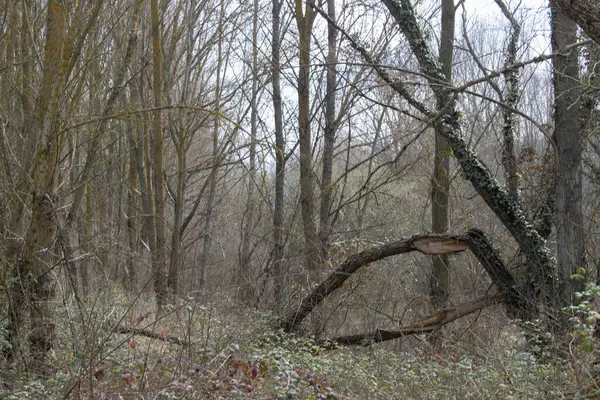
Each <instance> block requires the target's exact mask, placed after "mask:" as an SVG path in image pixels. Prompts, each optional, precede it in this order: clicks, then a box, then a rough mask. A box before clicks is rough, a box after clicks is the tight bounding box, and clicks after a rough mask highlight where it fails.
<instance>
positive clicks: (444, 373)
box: [0, 291, 600, 400]
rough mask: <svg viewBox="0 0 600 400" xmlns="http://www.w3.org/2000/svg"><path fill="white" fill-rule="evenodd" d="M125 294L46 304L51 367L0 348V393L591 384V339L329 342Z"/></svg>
mask: <svg viewBox="0 0 600 400" xmlns="http://www.w3.org/2000/svg"><path fill="white" fill-rule="evenodd" d="M188 300H189V299H188ZM130 304H132V301H131V299H127V298H125V297H124V296H120V295H119V294H118V293H115V292H114V291H108V292H106V293H101V294H99V295H97V296H96V298H95V299H94V300H93V301H91V302H89V303H86V306H85V307H81V308H79V307H77V305H76V303H75V302H74V301H73V302H66V301H65V302H63V303H62V304H60V305H57V306H58V307H57V313H56V321H57V324H56V327H57V343H56V347H55V349H54V351H53V354H52V362H53V366H54V370H55V376H54V377H52V379H49V380H47V379H40V378H36V377H33V376H31V375H28V374H27V373H24V372H16V370H14V369H11V368H10V366H8V365H6V363H5V362H3V361H1V360H0V381H4V382H5V383H4V384H3V385H0V398H6V399H10V400H15V399H44V400H48V399H157V400H158V399H238V398H239V399H461V400H462V399H562V398H565V399H570V398H595V397H597V396H599V395H600V391H599V390H598V387H597V384H598V382H596V381H595V380H594V379H593V378H592V377H593V376H594V374H593V373H592V368H593V363H594V357H595V355H596V353H597V348H594V349H592V351H582V350H581V351H580V350H575V349H574V348H573V349H572V354H571V356H570V357H563V358H562V359H554V360H553V361H552V362H541V361H539V358H536V357H534V356H533V355H532V354H530V353H529V352H527V351H525V350H524V349H523V348H522V346H517V345H514V343H515V342H514V341H498V342H496V343H488V345H487V346H479V347H478V348H476V349H472V350H470V351H465V349H464V348H461V347H460V346H458V345H449V344H448V345H443V346H442V348H441V349H436V350H432V349H431V346H430V345H429V343H428V342H427V341H426V340H425V339H424V338H423V339H418V338H415V339H411V340H413V341H414V343H422V345H415V346H412V345H411V346H398V343H395V344H393V343H387V344H383V345H376V346H370V347H364V348H362V347H361V348H350V347H339V348H335V349H333V350H331V349H325V348H324V347H322V346H319V345H317V344H316V343H315V342H314V341H313V340H311V339H308V338H303V337H298V336H294V335H288V334H285V333H283V332H281V331H278V330H276V329H275V328H273V326H275V324H274V322H275V319H274V318H273V317H272V316H269V315H267V314H264V313H259V312H255V311H248V310H242V309H240V308H239V307H238V306H235V305H234V303H233V302H231V301H229V300H228V299H226V298H221V299H215V301H214V302H211V303H204V304H202V305H200V304H198V303H197V302H194V301H188V302H187V303H183V302H182V303H180V304H179V306H176V307H172V308H170V309H169V310H167V311H166V312H165V313H164V316H163V317H160V318H156V315H155V314H153V313H151V312H147V311H146V310H144V307H143V305H142V304H143V303H141V302H140V301H139V299H138V300H137V301H136V302H135V303H134V304H135V306H133V307H132V306H130ZM84 309H85V311H81V310H84ZM0 333H2V332H0ZM0 336H1V335H0ZM405 340H409V339H405ZM419 340H421V342H419ZM0 344H2V342H1V341H0ZM406 347H408V350H406ZM588 350H589V349H588ZM8 382H10V384H8Z"/></svg>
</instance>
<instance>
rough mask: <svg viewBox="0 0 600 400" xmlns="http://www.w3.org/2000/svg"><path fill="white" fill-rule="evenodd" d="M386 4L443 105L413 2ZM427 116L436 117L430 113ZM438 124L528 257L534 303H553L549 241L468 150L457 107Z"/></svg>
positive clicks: (437, 71)
mask: <svg viewBox="0 0 600 400" xmlns="http://www.w3.org/2000/svg"><path fill="white" fill-rule="evenodd" d="M383 3H384V4H385V5H386V7H387V8H388V10H389V11H390V13H391V15H392V16H393V17H394V19H395V20H396V22H397V24H398V26H399V27H400V29H401V30H402V32H403V33H404V35H405V37H406V38H407V40H408V43H409V45H410V47H411V50H412V52H413V54H414V55H415V57H416V58H417V61H418V62H419V67H420V69H421V72H422V73H423V74H425V75H426V76H427V79H428V80H429V82H430V88H431V90H432V91H433V93H434V95H435V96H436V99H437V100H438V101H440V100H441V101H442V102H443V99H444V97H445V96H447V95H448V94H449V92H450V91H451V88H448V87H444V86H440V85H439V84H438V82H440V81H444V80H445V77H444V74H443V72H442V70H441V68H440V67H439V66H438V63H437V62H436V60H435V57H433V55H432V54H431V51H430V50H429V47H428V46H427V41H426V40H425V39H424V37H423V34H422V32H421V30H420V29H419V26H418V23H417V19H416V16H415V13H414V9H413V7H412V5H411V3H410V1H409V0H398V1H395V0H383ZM394 89H396V90H399V89H400V90H399V91H400V92H402V90H401V89H402V88H399V89H397V88H396V87H394ZM400 94H403V93H400ZM403 95H404V94H403ZM416 106H417V107H420V108H424V106H423V105H419V104H417V105H416ZM425 111H427V110H425ZM427 113H428V114H429V115H433V114H432V113H431V112H427ZM435 125H436V129H437V131H438V132H439V133H440V135H442V136H444V138H445V139H446V140H447V141H448V146H449V147H450V148H451V149H452V152H453V153H454V156H455V157H456V160H457V162H458V163H459V164H460V166H461V169H462V171H463V173H464V175H465V177H466V178H467V179H468V180H469V182H471V184H472V185H473V187H474V188H475V190H476V191H477V193H478V194H479V195H480V196H481V198H482V199H483V200H484V201H485V203H486V204H487V205H488V206H489V207H490V209H491V210H492V211H493V212H494V213H495V214H496V216H497V217H498V218H499V219H500V221H501V222H502V223H503V224H504V226H505V227H506V229H507V230H508V231H509V232H510V233H511V235H512V236H513V238H514V239H515V241H516V242H517V243H518V244H519V247H520V249H521V251H522V252H523V254H524V256H525V257H526V258H527V260H528V262H529V268H530V271H531V272H530V276H532V277H533V279H532V280H531V282H530V285H531V288H530V289H529V290H530V294H529V295H530V297H531V299H532V301H536V302H537V301H538V299H540V297H542V299H543V302H544V303H545V304H547V305H550V304H552V302H553V299H554V297H555V293H556V290H557V285H558V282H559V281H558V280H557V276H556V271H555V266H554V264H553V263H552V260H551V257H550V252H549V249H548V246H547V244H546V241H545V240H544V239H543V238H542V237H541V236H540V235H539V233H538V232H537V231H536V229H535V228H534V226H533V225H532V224H531V223H530V221H529V220H528V219H527V218H526V217H525V215H524V213H523V211H522V209H521V207H520V205H519V203H516V202H515V201H514V200H513V199H512V198H511V197H510V196H509V195H508V193H507V192H506V191H505V190H503V189H502V188H501V187H500V185H499V184H498V182H497V181H496V179H495V178H494V177H493V175H492V174H491V172H490V171H489V169H488V168H487V167H486V166H485V165H484V164H483V163H482V162H481V160H480V159H479V157H478V156H477V154H476V153H475V152H474V151H472V150H471V149H470V148H469V146H468V144H467V142H466V141H465V139H464V137H463V133H462V129H461V125H460V120H459V114H458V112H457V110H456V108H455V107H451V110H449V111H448V113H446V114H445V115H443V116H441V118H438V119H437V121H436V122H435ZM532 317H533V316H532Z"/></svg>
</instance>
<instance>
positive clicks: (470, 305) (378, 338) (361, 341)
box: [330, 295, 502, 346]
mask: <svg viewBox="0 0 600 400" xmlns="http://www.w3.org/2000/svg"><path fill="white" fill-rule="evenodd" d="M501 302H502V296H500V295H495V296H484V297H481V298H479V299H476V300H471V301H468V302H465V303H462V304H459V305H456V306H453V307H449V308H446V309H444V310H442V311H438V312H436V313H434V314H431V315H429V316H427V317H425V318H423V319H421V320H419V321H417V322H415V323H413V324H410V325H406V326H403V327H401V328H399V329H396V330H386V329H376V330H375V331H374V332H372V333H368V334H358V335H348V336H339V337H337V338H334V339H330V342H334V343H338V344H344V345H348V346H352V345H359V346H369V345H371V344H373V343H378V342H385V341H386V340H392V339H398V338H401V337H403V336H408V335H416V334H423V333H429V332H433V331H435V330H436V329H439V328H441V327H442V326H444V325H446V324H448V323H450V322H452V321H454V320H457V319H459V318H462V317H464V316H467V315H469V314H472V313H474V312H476V311H480V310H483V309H484V308H486V307H489V306H492V305H495V304H499V303H501Z"/></svg>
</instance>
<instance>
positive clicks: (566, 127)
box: [550, 1, 585, 305]
mask: <svg viewBox="0 0 600 400" xmlns="http://www.w3.org/2000/svg"><path fill="white" fill-rule="evenodd" d="M550 5H551V6H552V50H554V51H556V50H558V49H561V48H564V47H565V46H568V45H570V44H573V43H575V42H576V41H577V25H576V24H575V22H573V21H572V20H571V19H569V17H567V15H566V14H565V13H564V12H563V11H562V10H561V9H560V8H558V7H556V2H554V1H551V2H550ZM552 66H553V67H554V137H555V140H556V149H557V152H558V165H557V168H556V174H557V178H558V179H557V185H556V236H557V238H556V245H557V246H556V247H557V256H558V257H557V260H558V265H559V266H560V267H561V268H562V271H563V284H564V293H563V301H562V305H569V304H572V302H573V301H575V299H574V298H573V294H574V293H575V292H577V291H581V288H582V285H581V281H580V280H572V279H571V275H573V274H575V273H577V269H578V268H581V267H584V265H585V241H584V232H583V229H584V227H583V214H582V165H581V162H582V142H583V138H582V135H581V115H580V103H579V99H580V96H581V89H580V83H579V52H578V51H577V50H576V49H571V51H570V52H569V53H568V54H566V55H560V56H557V57H554V58H553V59H552Z"/></svg>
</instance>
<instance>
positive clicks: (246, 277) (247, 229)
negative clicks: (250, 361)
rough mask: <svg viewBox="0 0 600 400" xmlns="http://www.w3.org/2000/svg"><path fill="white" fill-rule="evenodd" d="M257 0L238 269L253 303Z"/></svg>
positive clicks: (243, 291)
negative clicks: (243, 206) (244, 193)
mask: <svg viewBox="0 0 600 400" xmlns="http://www.w3.org/2000/svg"><path fill="white" fill-rule="evenodd" d="M258 46H259V45H258V0H254V8H253V11H252V61H251V66H252V93H251V98H250V108H251V110H250V147H249V149H248V152H249V160H248V173H247V176H246V179H247V187H248V189H247V190H248V193H247V198H246V211H245V215H244V217H243V218H242V221H243V229H242V243H241V249H240V259H239V269H238V272H237V274H236V275H237V282H238V285H239V287H238V293H239V296H240V300H242V301H243V302H244V303H246V304H251V303H252V302H253V300H254V299H252V297H253V292H254V291H253V290H252V286H253V285H252V281H251V278H250V277H251V273H250V269H251V263H250V262H251V258H252V253H253V252H254V244H253V241H252V235H253V233H252V232H253V229H254V228H255V225H254V224H255V221H254V219H255V217H254V214H255V210H254V209H255V207H256V204H255V203H256V199H255V194H254V192H255V190H254V188H255V185H256V138H257V133H258V132H257V131H258V79H259V78H258V73H257V72H258V68H259V66H258Z"/></svg>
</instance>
